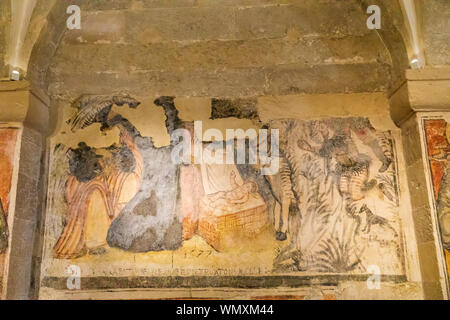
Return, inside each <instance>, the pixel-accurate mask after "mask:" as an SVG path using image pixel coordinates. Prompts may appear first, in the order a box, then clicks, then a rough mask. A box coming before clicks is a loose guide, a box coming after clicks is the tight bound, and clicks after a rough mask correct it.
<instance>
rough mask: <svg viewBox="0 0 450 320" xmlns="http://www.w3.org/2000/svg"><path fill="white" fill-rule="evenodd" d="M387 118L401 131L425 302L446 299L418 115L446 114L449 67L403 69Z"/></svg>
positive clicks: (449, 98)
mask: <svg viewBox="0 0 450 320" xmlns="http://www.w3.org/2000/svg"><path fill="white" fill-rule="evenodd" d="M390 105H391V116H392V119H393V120H394V122H395V123H396V124H397V125H398V126H399V127H400V128H401V129H402V138H403V147H404V154H405V162H406V171H407V176H408V185H409V192H410V195H411V205H412V215H413V220H414V226H411V227H414V229H415V233H416V239H417V248H418V256H419V260H420V261H419V263H420V268H421V275H422V284H423V291H424V297H425V298H426V299H443V298H448V287H447V279H446V274H445V261H444V256H443V252H442V250H441V249H440V244H439V241H440V240H439V235H438V232H439V226H438V222H437V216H436V212H435V210H434V204H433V201H434V200H433V197H432V196H431V195H432V192H433V190H431V189H432V188H431V186H430V184H429V183H428V181H430V180H429V179H430V172H428V169H427V166H426V161H427V159H426V157H425V155H426V150H425V146H424V143H423V140H422V139H421V133H420V130H421V129H420V128H421V127H420V122H419V121H420V117H419V116H418V113H419V112H420V113H421V114H422V112H425V113H427V112H444V111H450V67H442V68H432V67H428V68H425V69H420V70H419V69H418V70H406V81H405V82H404V83H403V84H402V85H401V86H400V87H399V88H398V89H397V90H396V91H395V92H394V93H393V94H392V95H391V97H390Z"/></svg>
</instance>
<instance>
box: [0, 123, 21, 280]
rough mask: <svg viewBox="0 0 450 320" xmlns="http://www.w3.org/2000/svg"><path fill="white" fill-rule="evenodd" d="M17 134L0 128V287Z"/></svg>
mask: <svg viewBox="0 0 450 320" xmlns="http://www.w3.org/2000/svg"><path fill="white" fill-rule="evenodd" d="M17 134H18V130H17V129H14V128H0V288H1V287H2V280H3V269H4V262H5V255H6V252H7V250H8V241H9V231H8V211H9V204H10V201H11V199H10V191H11V183H12V176H13V163H14V151H15V147H16V141H17Z"/></svg>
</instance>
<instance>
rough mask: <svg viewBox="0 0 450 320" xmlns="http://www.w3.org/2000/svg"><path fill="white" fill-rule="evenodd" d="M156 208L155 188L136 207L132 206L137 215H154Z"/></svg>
mask: <svg viewBox="0 0 450 320" xmlns="http://www.w3.org/2000/svg"><path fill="white" fill-rule="evenodd" d="M157 210H158V198H157V196H156V193H155V190H152V193H151V195H150V197H148V198H146V199H144V200H143V201H142V202H140V203H139V204H138V205H137V206H136V207H134V214H136V215H138V216H143V217H147V216H153V217H154V216H156V212H157Z"/></svg>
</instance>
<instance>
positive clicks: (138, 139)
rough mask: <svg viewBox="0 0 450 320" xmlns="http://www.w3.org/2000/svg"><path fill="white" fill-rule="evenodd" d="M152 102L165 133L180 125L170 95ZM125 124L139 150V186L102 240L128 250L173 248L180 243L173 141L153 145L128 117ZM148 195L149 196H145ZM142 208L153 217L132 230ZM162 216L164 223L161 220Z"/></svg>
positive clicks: (176, 167)
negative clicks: (162, 117)
mask: <svg viewBox="0 0 450 320" xmlns="http://www.w3.org/2000/svg"><path fill="white" fill-rule="evenodd" d="M154 103H155V105H157V106H160V107H162V108H163V109H164V112H165V115H166V121H165V124H166V128H167V132H168V133H169V134H171V133H172V132H173V131H174V130H176V129H178V128H179V127H180V126H181V124H182V122H181V120H180V119H179V117H178V111H177V109H176V108H175V104H174V98H173V97H160V98H158V99H156V100H155V101H154ZM122 125H124V124H123V122H122ZM125 128H127V130H129V132H130V133H131V136H132V137H134V141H135V143H136V146H137V148H138V150H139V151H140V152H141V155H142V157H143V165H144V168H143V169H144V174H143V177H142V182H141V188H140V190H139V191H138V193H137V194H136V196H135V197H134V198H133V199H131V200H130V201H129V202H128V204H127V206H126V207H125V208H124V209H123V210H122V212H121V213H120V214H119V216H118V217H117V218H116V219H115V220H114V221H113V222H112V223H111V226H110V228H109V230H108V235H107V239H106V240H107V242H108V244H109V245H110V246H111V247H117V248H121V249H123V250H128V251H129V250H131V251H136V252H148V251H161V250H175V249H177V248H178V247H180V246H181V243H182V226H181V223H180V222H179V221H181V217H179V215H180V214H181V213H180V212H179V210H177V202H178V199H179V195H178V189H177V188H172V186H173V185H176V184H177V183H178V180H179V166H178V165H176V164H173V162H172V161H171V153H172V149H173V146H174V145H173V143H171V145H170V146H167V147H161V148H156V147H154V145H153V143H152V142H151V143H149V139H146V138H144V137H142V136H141V135H140V134H139V133H138V131H137V129H136V128H135V127H134V126H133V125H132V124H131V123H129V122H128V121H127V123H126V126H125ZM150 141H151V140H150ZM161 164H164V165H163V166H162V165H161ZM158 195H163V196H158ZM150 198H152V200H149V199H150ZM149 202H150V205H151V207H153V210H152V211H153V212H150V209H151V208H148V207H146V205H148V204H149ZM136 209H137V212H136ZM144 210H146V211H147V212H146V217H148V218H153V217H156V218H157V219H146V222H144V224H141V225H139V228H138V229H139V230H136V227H135V226H136V224H137V223H140V221H141V220H139V217H142V213H143V212H144ZM166 219H167V221H168V223H164V224H161V222H162V221H166ZM167 221H166V222H167Z"/></svg>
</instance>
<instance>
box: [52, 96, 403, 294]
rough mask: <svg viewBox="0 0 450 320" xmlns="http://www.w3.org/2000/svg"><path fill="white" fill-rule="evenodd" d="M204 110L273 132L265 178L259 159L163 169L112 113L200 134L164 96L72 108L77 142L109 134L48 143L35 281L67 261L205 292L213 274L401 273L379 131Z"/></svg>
mask: <svg viewBox="0 0 450 320" xmlns="http://www.w3.org/2000/svg"><path fill="white" fill-rule="evenodd" d="M212 106H213V108H212V109H211V112H212V114H211V119H222V118H228V117H235V118H245V117H246V115H247V116H248V118H249V119H252V121H254V123H255V124H257V125H258V126H259V127H261V128H264V129H268V130H275V129H277V130H279V137H280V141H279V148H280V150H279V154H278V155H277V157H276V160H277V161H279V171H278V173H277V174H275V175H266V176H263V175H261V173H260V169H261V164H259V163H256V164H237V163H236V164H234V163H231V164H229V163H228V164H207V163H189V164H176V163H174V162H173V161H172V160H171V153H172V151H173V150H174V147H175V145H176V141H174V140H173V139H172V140H171V141H170V143H168V144H167V145H165V146H157V145H156V144H155V142H154V140H153V139H152V137H149V136H144V135H143V134H141V132H140V131H139V130H138V128H137V127H136V126H135V125H134V124H133V123H134V122H137V121H139V119H138V118H135V119H133V118H132V117H133V116H131V118H130V117H129V118H125V117H124V116H123V115H122V114H124V113H125V112H126V113H127V114H128V115H132V114H133V112H134V111H133V110H139V109H140V108H141V109H142V108H148V110H149V111H148V112H149V113H148V114H149V118H148V121H152V116H150V115H151V114H152V112H154V111H155V110H162V111H163V112H164V114H165V124H164V127H165V128H164V130H166V131H167V133H168V134H171V133H173V132H174V131H175V130H177V129H180V128H183V129H186V131H185V132H190V133H193V134H192V135H189V137H185V138H184V139H192V140H196V139H201V138H199V137H198V136H196V134H195V133H194V131H195V130H194V129H193V127H194V125H193V122H192V121H185V120H183V119H181V118H180V116H179V110H177V107H176V104H175V102H174V98H173V97H160V98H158V99H156V100H154V103H153V104H152V105H145V106H144V105H142V104H141V103H140V101H138V100H137V99H134V98H132V97H130V96H127V95H116V96H83V97H81V98H80V99H79V100H77V101H76V103H75V104H74V105H73V107H72V108H70V112H69V113H70V114H68V116H67V118H66V119H65V120H66V121H67V122H66V127H65V129H67V130H70V131H71V132H72V133H74V134H77V133H80V136H81V133H82V132H83V130H86V129H87V128H89V127H92V126H94V127H95V128H98V130H97V129H96V130H95V132H96V133H95V134H96V135H98V136H97V138H98V141H101V137H102V134H104V133H105V132H108V131H110V130H118V132H119V138H118V140H117V141H116V142H114V143H113V144H111V145H105V146H102V147H98V146H94V145H93V144H91V143H90V142H89V141H87V140H89V139H91V140H92V141H94V140H95V139H96V138H95V137H89V138H88V139H83V140H80V141H76V145H74V143H73V141H71V142H72V146H68V145H66V144H64V143H54V144H53V146H52V149H51V162H50V176H49V189H48V203H47V222H46V235H45V252H44V262H43V286H50V287H51V286H53V287H58V285H57V284H56V282H57V279H58V277H59V278H62V277H64V276H65V274H66V268H67V266H69V265H72V264H75V265H78V266H80V268H81V269H82V276H85V277H87V278H89V279H91V280H92V281H93V283H94V280H93V279H95V278H96V277H97V278H99V277H127V279H131V278H133V277H135V278H136V279H137V278H139V279H142V277H155V276H156V277H159V278H161V279H163V280H162V282H161V286H164V285H167V284H168V282H164V281H165V280H164V279H167V277H169V276H174V275H178V276H179V275H183V276H211V279H212V280H211V281H208V282H206V283H202V284H201V285H200V286H214V284H215V282H217V285H219V283H220V281H221V280H220V277H221V276H254V275H259V276H263V277H265V276H273V275H284V274H290V275H292V274H294V275H295V274H298V275H302V274H316V273H327V274H350V275H352V274H354V275H358V274H367V269H368V268H369V266H371V265H377V266H378V267H379V268H380V270H381V272H382V273H383V274H384V275H393V276H401V275H404V274H405V271H404V254H403V247H402V233H401V221H400V217H399V190H398V185H397V184H398V182H397V181H398V177H397V174H398V171H397V164H396V163H397V162H396V156H395V152H394V150H395V142H394V139H393V138H392V136H391V133H390V132H387V131H386V132H382V131H377V130H376V129H375V128H374V127H373V126H372V125H371V123H370V121H369V120H368V119H367V118H356V117H349V118H326V119H317V120H308V121H304V120H298V119H285V120H273V121H269V122H268V123H261V121H260V119H259V117H258V116H257V108H256V105H255V104H253V103H245V104H244V107H245V108H244V110H243V111H242V110H237V111H236V112H238V113H239V116H236V115H234V113H233V112H234V111H233V110H231V111H230V110H229V108H228V107H226V106H229V104H228V103H226V102H223V101H221V100H213V101H212ZM224 109H227V110H228V111H227V112H225V111H224ZM249 110H251V111H249ZM155 121H156V120H155ZM214 121H217V120H214ZM61 134H64V132H63V133H61ZM207 142H208V141H203V142H202V143H203V145H204V146H205V147H206V143H207ZM209 143H211V141H209ZM216 143H217V141H216ZM247 143H248V141H247ZM220 144H221V143H219V145H220ZM269 152H271V150H269ZM133 279H134V278H133ZM97 280H98V279H97ZM167 281H169V280H167ZM58 283H60V285H59V287H58V288H61V289H64V288H63V285H61V283H62V282H58ZM84 283H85V284H86V283H87V282H84ZM95 283H96V284H92V287H95V286H99V285H98V282H95ZM86 285H88V284H86ZM138 285H139V286H141V285H142V286H145V285H146V284H142V283H140V284H138ZM191 285H192V286H194V285H198V284H191ZM108 286H110V287H111V286H112V287H114V282H113V281H110V282H108ZM117 286H121V284H117ZM241 286H242V285H241ZM244 286H245V285H244Z"/></svg>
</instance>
